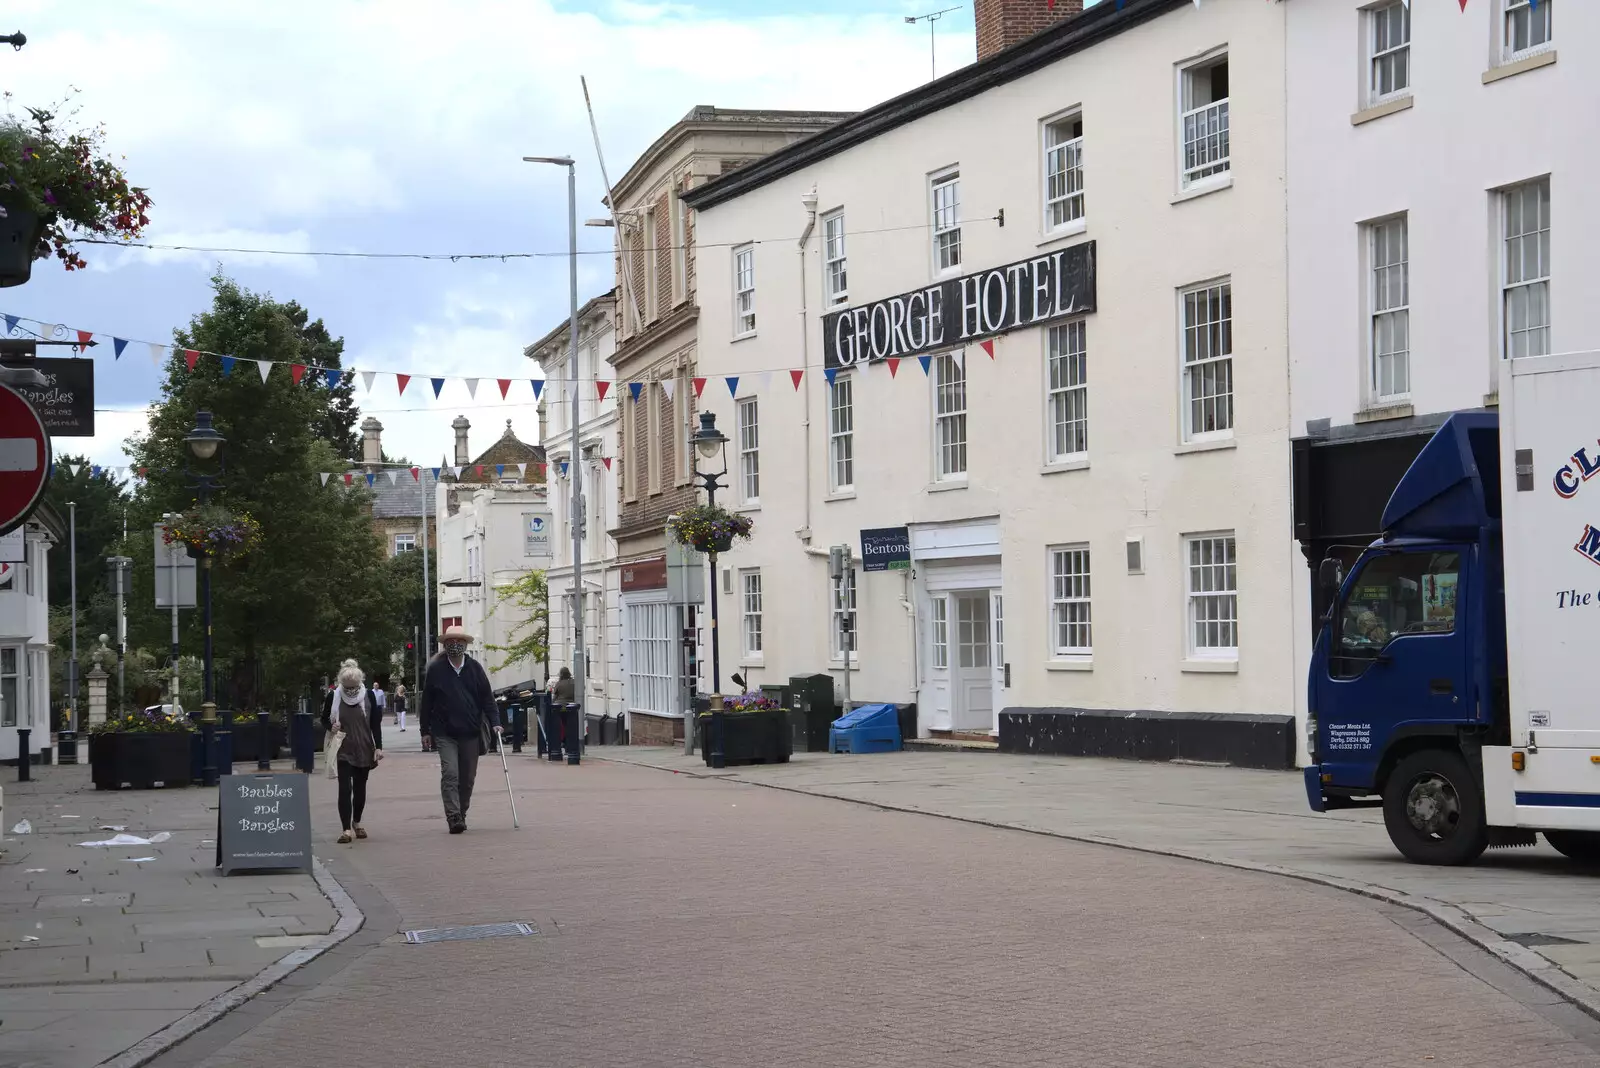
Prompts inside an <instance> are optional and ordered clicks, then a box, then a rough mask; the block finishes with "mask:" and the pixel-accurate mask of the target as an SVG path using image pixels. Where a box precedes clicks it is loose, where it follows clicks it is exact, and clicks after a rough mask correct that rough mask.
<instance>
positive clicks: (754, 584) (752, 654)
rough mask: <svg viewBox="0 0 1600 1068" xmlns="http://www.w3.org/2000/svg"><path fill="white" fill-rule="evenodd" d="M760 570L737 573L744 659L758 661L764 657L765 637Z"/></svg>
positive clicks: (749, 569)
mask: <svg viewBox="0 0 1600 1068" xmlns="http://www.w3.org/2000/svg"><path fill="white" fill-rule="evenodd" d="M761 601H762V590H761V570H760V569H759V568H753V567H752V568H746V569H745V570H743V571H740V572H739V618H740V624H741V626H740V628H739V630H740V633H741V634H742V635H743V641H744V658H745V659H746V660H760V659H761V658H762V657H763V656H764V655H765V647H766V642H765V635H764V634H763V633H762V626H761V624H762V617H761Z"/></svg>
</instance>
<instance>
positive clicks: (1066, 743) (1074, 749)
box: [1000, 708, 1295, 769]
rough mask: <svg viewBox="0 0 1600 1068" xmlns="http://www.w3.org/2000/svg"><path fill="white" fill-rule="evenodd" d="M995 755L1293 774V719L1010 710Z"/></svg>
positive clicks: (1216, 714)
mask: <svg viewBox="0 0 1600 1068" xmlns="http://www.w3.org/2000/svg"><path fill="white" fill-rule="evenodd" d="M1000 751H1001V752H1002V753H1024V754H1030V755H1036V756H1087V757H1111V758H1115V759H1122V760H1195V761H1204V762H1207V763H1220V764H1232V765H1233V766H1235V767H1241V768H1273V769H1292V768H1293V767H1294V754H1295V724H1294V717H1293V716H1261V715H1233V714H1230V713H1225V712H1137V711H1134V712H1130V711H1126V710H1117V709H1089V708H1008V709H1005V710H1004V711H1003V712H1001V713H1000Z"/></svg>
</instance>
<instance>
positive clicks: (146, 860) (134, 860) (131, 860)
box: [128, 857, 156, 864]
mask: <svg viewBox="0 0 1600 1068" xmlns="http://www.w3.org/2000/svg"><path fill="white" fill-rule="evenodd" d="M155 859H156V858H155V857H129V858H128V863H129V864H148V863H149V862H150V861H152V860H155Z"/></svg>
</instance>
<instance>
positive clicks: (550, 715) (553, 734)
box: [544, 700, 567, 764]
mask: <svg viewBox="0 0 1600 1068" xmlns="http://www.w3.org/2000/svg"><path fill="white" fill-rule="evenodd" d="M566 718H567V717H566V709H565V708H564V706H562V705H558V704H556V702H555V701H553V700H547V701H545V703H544V744H545V753H546V755H547V756H549V758H550V762H551V763H553V764H559V763H561V741H562V738H563V737H564V736H565V735H566V733H567V723H566Z"/></svg>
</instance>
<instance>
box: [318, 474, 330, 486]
mask: <svg viewBox="0 0 1600 1068" xmlns="http://www.w3.org/2000/svg"><path fill="white" fill-rule="evenodd" d="M330 473H331V472H328V471H319V472H317V477H318V478H320V479H322V484H323V485H324V486H326V485H327V484H328V475H329V474H330Z"/></svg>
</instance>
